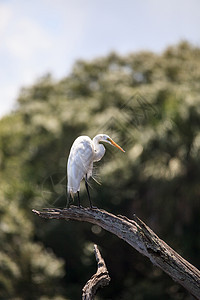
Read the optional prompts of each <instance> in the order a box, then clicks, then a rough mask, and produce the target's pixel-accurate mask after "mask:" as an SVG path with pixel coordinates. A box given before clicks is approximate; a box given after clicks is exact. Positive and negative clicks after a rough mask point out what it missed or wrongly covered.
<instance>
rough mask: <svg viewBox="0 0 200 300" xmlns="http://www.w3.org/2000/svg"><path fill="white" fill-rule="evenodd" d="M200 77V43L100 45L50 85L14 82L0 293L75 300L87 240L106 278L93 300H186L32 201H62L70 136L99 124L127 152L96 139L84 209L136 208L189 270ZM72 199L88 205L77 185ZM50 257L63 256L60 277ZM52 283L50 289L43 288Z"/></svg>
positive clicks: (1, 127) (2, 154)
mask: <svg viewBox="0 0 200 300" xmlns="http://www.w3.org/2000/svg"><path fill="white" fill-rule="evenodd" d="M199 79H200V49H199V48H198V47H194V46H193V45H190V44H189V43H187V42H181V43H180V44H178V45H175V46H173V47H169V48H167V49H166V50H165V51H164V52H163V53H162V54H159V55H158V54H154V53H151V52H139V53H133V54H130V55H127V56H119V55H118V54H116V53H111V54H110V55H108V56H107V57H102V58H98V59H95V60H93V61H82V60H79V61H77V62H76V63H75V65H74V68H73V70H72V72H71V74H69V75H68V76H67V77H66V78H63V79H62V80H61V81H59V82H55V81H54V80H53V78H52V77H51V75H49V74H47V75H46V76H44V77H43V78H41V79H39V80H38V81H37V82H36V83H35V84H34V85H33V86H31V87H28V88H23V89H22V90H21V93H20V95H19V98H18V108H17V109H16V111H15V112H14V113H12V114H11V115H9V116H7V117H5V118H3V119H2V120H1V122H0V136H1V140H0V145H1V146H0V165H1V178H2V180H1V183H0V184H1V196H2V197H1V199H2V202H1V203H2V204H1V215H2V217H1V220H3V219H5V220H8V221H6V222H8V225H6V226H5V225H4V224H7V223H0V230H1V231H0V234H1V235H2V237H1V240H2V243H3V244H4V247H3V248H2V249H1V252H0V265H1V269H2V270H3V268H6V270H7V271H6V272H2V273H0V274H2V275H0V282H1V285H2V290H3V294H2V295H3V296H2V297H6V295H9V296H10V295H11V296H12V295H14V294H15V295H17V294H18V295H20V296H21V297H22V298H24V299H26V298H27V294H26V293H27V289H28V290H29V289H30V290H31V291H32V290H34V291H35V293H36V295H37V297H36V296H35V294H33V299H38V297H39V296H43V295H44V296H45V295H46V296H47V297H54V296H55V295H62V296H63V297H65V299H66V298H67V297H68V298H69V299H78V298H80V293H81V288H82V286H83V284H84V283H85V282H86V281H87V279H88V278H89V277H90V275H91V274H92V273H94V270H95V259H94V257H93V253H92V251H91V249H92V247H91V245H92V244H93V243H94V242H95V243H97V244H98V245H100V246H101V250H102V254H103V256H104V259H105V261H106V263H107V266H108V269H109V272H110V275H111V278H112V282H111V284H110V286H109V287H107V288H106V289H104V290H102V291H101V293H100V297H101V298H102V299H133V298H134V299H160V298H161V297H162V299H191V298H190V296H189V295H188V294H187V293H186V291H184V290H183V289H182V288H181V287H180V286H178V285H177V284H176V283H174V282H173V281H172V280H171V279H170V278H168V277H167V276H166V275H164V274H163V273H162V272H161V271H160V270H158V269H157V268H155V267H153V266H152V265H151V264H150V263H149V262H148V261H146V260H145V259H144V257H141V256H140V255H139V254H138V253H135V252H133V251H132V249H130V248H129V246H128V245H126V244H125V243H124V242H122V241H120V240H118V239H117V238H116V237H114V236H111V235H110V234H109V233H107V232H104V231H103V230H102V229H101V228H98V227H96V226H90V225H89V224H77V223H66V224H65V223H61V222H58V221H57V222H56V221H52V222H50V221H48V222H44V221H42V220H40V219H38V218H36V217H35V216H33V215H32V214H31V208H42V207H46V206H53V207H64V206H65V205H66V195H65V188H66V186H65V168H66V160H67V156H68V154H69V150H70V147H71V145H72V142H73V141H74V139H75V138H76V137H77V136H79V135H81V134H87V135H89V136H91V137H93V136H94V135H96V134H97V133H100V132H105V133H107V134H109V135H110V136H111V137H112V138H113V139H115V140H116V141H117V142H119V144H120V145H122V147H123V148H125V150H126V153H125V155H122V154H121V153H119V152H117V151H115V149H113V148H112V149H111V148H109V147H107V152H106V155H105V157H104V158H103V160H102V161H101V163H100V164H99V166H98V164H97V166H98V168H97V169H95V176H96V177H97V179H99V178H100V181H101V182H102V185H101V186H98V185H97V184H96V183H95V182H92V181H91V183H90V184H91V185H92V187H93V189H92V191H91V194H92V198H93V202H94V203H95V205H97V206H98V207H102V208H104V209H107V210H109V211H111V212H113V213H117V214H124V215H126V216H128V217H130V218H131V217H132V215H133V213H136V214H137V215H138V216H139V217H141V218H143V219H144V220H145V222H146V223H147V224H149V226H150V227H152V228H153V230H155V231H156V232H157V233H158V234H159V236H160V237H162V238H163V239H164V240H166V241H167V242H168V243H169V244H170V245H171V246H172V247H173V248H174V249H176V250H177V251H178V252H179V253H180V254H181V255H183V256H184V257H185V258H186V259H188V260H189V261H190V262H191V263H193V264H194V265H196V266H197V267H198V266H199V255H198V253H199V250H200V249H199V248H200V244H199V239H198V238H197V234H198V220H199V218H200V210H199V195H200V187H199V176H200V164H199V153H200V135H199V127H200V109H199V108H200V105H199V104H200V98H199V92H200V85H199ZM81 198H82V202H83V204H84V205H88V202H87V196H86V193H85V191H84V189H82V190H81ZM2 222H3V221H2ZM5 228H9V229H5ZM5 230H8V233H9V232H10V231H11V232H12V233H11V234H7V233H5ZM12 230H13V231H12ZM23 232H24V233H23ZM17 245H18V246H17ZM44 247H45V248H46V249H45V248H44ZM7 248H11V249H10V252H7ZM15 248H16V249H17V250H16V251H15V250H14V249H15ZM47 249H52V251H53V252H54V253H55V254H53V253H52V252H49V251H50V250H47ZM55 255H56V256H57V257H59V259H58V258H56V257H55ZM60 258H62V259H64V260H65V277H64V279H61V278H62V276H63V261H62V260H60ZM30 266H31V267H30ZM22 267H23V268H22ZM30 269H31V270H34V271H31V272H30ZM52 270H53V272H52ZM55 270H57V271H55ZM22 274H29V275H22ZM1 278H2V279H1ZM16 278H19V279H18V280H16ZM38 278H39V279H38ZM55 279H56V280H58V281H57V282H58V283H57V285H55V284H51V283H50V282H51V280H52V281H54V280H55ZM49 283H50V284H49ZM25 284H26V286H27V287H28V288H24V285H25ZM56 287H57V288H56ZM38 295H39V296H38ZM34 297H35V298H34ZM29 299H30V298H29Z"/></svg>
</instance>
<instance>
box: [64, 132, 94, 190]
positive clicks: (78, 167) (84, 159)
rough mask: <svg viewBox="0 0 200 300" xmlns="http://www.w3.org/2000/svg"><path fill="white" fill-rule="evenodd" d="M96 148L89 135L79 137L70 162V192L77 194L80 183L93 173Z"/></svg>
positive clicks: (68, 169)
mask: <svg viewBox="0 0 200 300" xmlns="http://www.w3.org/2000/svg"><path fill="white" fill-rule="evenodd" d="M93 156H94V148H93V144H92V140H91V139H90V138H89V137H88V136H80V137H78V138H77V139H76V140H75V141H74V143H73V145H72V148H71V151H70V154H69V158H68V163H67V174H68V185H67V188H68V193H70V194H75V193H76V192H77V191H79V190H80V183H81V180H82V179H83V178H84V176H85V175H86V174H87V177H88V178H89V177H90V176H91V175H92V167H93Z"/></svg>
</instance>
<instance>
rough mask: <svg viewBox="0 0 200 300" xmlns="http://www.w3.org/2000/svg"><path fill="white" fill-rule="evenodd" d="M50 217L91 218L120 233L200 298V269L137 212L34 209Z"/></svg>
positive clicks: (94, 222) (93, 222) (88, 209)
mask: <svg viewBox="0 0 200 300" xmlns="http://www.w3.org/2000/svg"><path fill="white" fill-rule="evenodd" d="M32 211H33V213H35V214H37V215H38V216H40V217H42V218H46V219H64V220H77V221H85V222H90V223H92V224H96V225H99V226H100V227H102V228H104V229H105V230H107V231H109V232H111V233H113V234H115V235H117V236H118V237H119V238H121V239H123V240H124V241H126V242H127V243H128V244H130V245H131V246H132V247H133V248H135V249H136V250H137V251H139V252H140V253H141V254H143V255H145V256H147V257H148V258H149V259H150V260H151V262H152V263H153V264H154V265H156V266H158V267H159V268H161V269H162V270H163V271H164V272H165V273H167V274H168V275H169V276H171V277H172V278H173V280H175V281H177V282H178V283H179V284H181V285H182V286H183V287H184V288H185V289H186V290H188V292H189V293H191V294H192V295H193V296H194V297H196V299H200V271H199V270H198V269H197V268H195V267H194V266H193V265H191V264H190V263H189V262H188V261H186V260H185V259H184V258H183V257H181V256H180V255H179V254H178V253H177V252H175V251H174V250H173V249H172V248H171V247H170V246H168V245H167V244H166V243H165V242H164V241H162V240H161V239H160V238H159V237H158V236H157V235H156V234H155V233H154V232H153V231H152V230H151V229H150V228H149V227H148V226H147V225H146V224H145V223H144V222H143V221H141V220H140V219H139V218H138V217H137V216H136V215H134V217H133V220H130V219H128V218H127V217H124V216H120V215H119V216H115V215H113V214H111V213H108V212H106V211H104V210H101V209H91V208H79V207H77V206H71V207H70V208H65V209H48V208H47V209H44V210H43V211H37V210H32Z"/></svg>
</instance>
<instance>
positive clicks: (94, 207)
mask: <svg viewBox="0 0 200 300" xmlns="http://www.w3.org/2000/svg"><path fill="white" fill-rule="evenodd" d="M90 208H91V209H98V207H97V206H94V205H91V206H90Z"/></svg>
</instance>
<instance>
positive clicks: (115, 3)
mask: <svg viewBox="0 0 200 300" xmlns="http://www.w3.org/2000/svg"><path fill="white" fill-rule="evenodd" d="M199 12H200V1H199V0H175V1H174V0H142V1H138V0H137V1H136V0H73V1H70V0H30V1H27V0H5V1H3V0H0V117H1V116H3V115H4V114H5V113H8V112H9V111H11V110H12V109H13V108H14V107H15V103H16V99H17V96H18V94H19V90H20V88H21V87H22V86H28V85H31V84H33V83H34V81H35V80H36V79H37V78H38V77H41V76H42V75H44V74H46V73H47V72H51V73H52V75H53V77H54V78H55V79H59V78H62V77H63V76H66V75H67V74H68V73H69V72H70V70H71V68H72V66H73V63H74V62H75V61H76V59H78V58H83V59H92V58H94V57H96V56H102V55H106V54H108V53H109V52H110V51H112V50H114V51H117V52H119V53H121V54H126V53H129V52H132V51H139V50H144V49H145V50H152V51H155V52H160V51H162V50H164V49H165V47H167V46H168V45H170V44H175V43H178V42H179V41H180V40H183V39H187V40H188V41H190V42H192V43H194V44H195V45H199V46H200V30H199V28H200V15H199Z"/></svg>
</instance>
